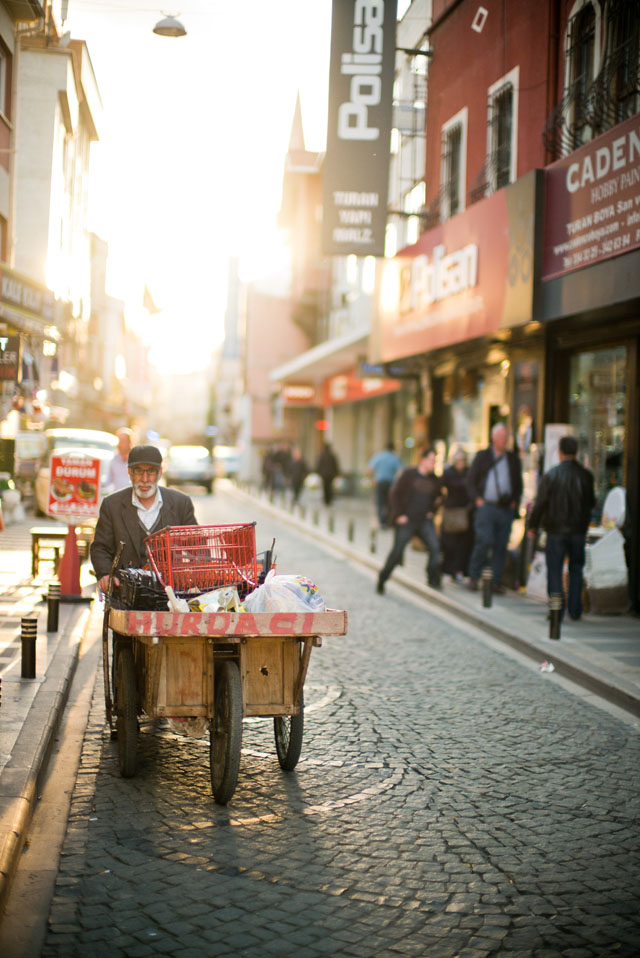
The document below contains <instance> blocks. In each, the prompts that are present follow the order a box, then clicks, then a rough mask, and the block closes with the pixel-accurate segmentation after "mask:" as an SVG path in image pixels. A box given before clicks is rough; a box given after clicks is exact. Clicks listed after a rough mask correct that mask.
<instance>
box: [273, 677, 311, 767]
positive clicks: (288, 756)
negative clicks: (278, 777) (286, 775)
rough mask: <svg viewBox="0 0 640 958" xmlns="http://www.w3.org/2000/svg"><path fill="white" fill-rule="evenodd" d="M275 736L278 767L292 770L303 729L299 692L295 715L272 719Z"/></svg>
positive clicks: (302, 705) (299, 748) (298, 752)
mask: <svg viewBox="0 0 640 958" xmlns="http://www.w3.org/2000/svg"><path fill="white" fill-rule="evenodd" d="M273 731H274V733H275V737H276V752H277V753H278V761H279V762H280V767H281V768H283V769H284V770H285V772H292V771H293V769H294V768H295V767H296V765H297V764H298V759H299V758H300V752H301V751H302V733H303V731H304V699H303V697H302V693H300V711H299V713H298V714H297V715H278V716H276V718H274V720H273Z"/></svg>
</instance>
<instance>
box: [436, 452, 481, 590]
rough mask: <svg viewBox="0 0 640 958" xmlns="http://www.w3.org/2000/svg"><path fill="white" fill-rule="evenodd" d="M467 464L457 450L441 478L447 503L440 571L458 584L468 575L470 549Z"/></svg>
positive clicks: (441, 531) (442, 529) (441, 534)
mask: <svg viewBox="0 0 640 958" xmlns="http://www.w3.org/2000/svg"><path fill="white" fill-rule="evenodd" d="M468 472H469V463H468V460H467V454H466V452H465V451H464V449H463V448H462V447H458V448H457V449H456V450H455V451H454V453H453V455H452V456H451V460H450V465H449V466H448V467H447V468H446V469H445V471H444V474H443V476H442V487H443V489H444V490H445V491H446V499H445V501H444V508H443V511H442V527H441V529H440V542H441V545H442V556H443V563H442V571H443V572H444V573H445V575H450V576H451V578H452V579H455V580H456V581H457V582H462V581H463V579H464V577H465V576H466V575H467V569H468V565H469V557H470V555H471V549H472V547H473V523H472V521H471V519H472V517H471V510H472V508H473V503H472V502H471V500H470V499H469V493H468V492H467V474H468Z"/></svg>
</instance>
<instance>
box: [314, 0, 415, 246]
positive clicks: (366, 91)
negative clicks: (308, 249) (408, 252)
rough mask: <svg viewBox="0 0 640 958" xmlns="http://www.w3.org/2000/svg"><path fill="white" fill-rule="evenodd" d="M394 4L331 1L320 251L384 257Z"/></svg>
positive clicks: (392, 1) (387, 0)
mask: <svg viewBox="0 0 640 958" xmlns="http://www.w3.org/2000/svg"><path fill="white" fill-rule="evenodd" d="M396 11H397V2H396V0H333V14H332V21H331V62H330V70H329V120H328V129H327V151H326V155H325V159H324V164H323V167H322V183H323V249H324V252H325V253H328V254H335V255H343V256H346V255H348V254H350V253H355V254H356V255H359V256H382V255H384V239H385V229H386V222H387V195H388V185H389V148H390V138H391V119H392V104H393V79H394V69H395V54H396V49H395V48H396Z"/></svg>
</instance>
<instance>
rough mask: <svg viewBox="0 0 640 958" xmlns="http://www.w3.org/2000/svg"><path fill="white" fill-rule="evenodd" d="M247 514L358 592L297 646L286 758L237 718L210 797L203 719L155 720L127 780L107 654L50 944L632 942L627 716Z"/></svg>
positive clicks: (327, 580) (53, 949)
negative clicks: (379, 589) (322, 630)
mask: <svg viewBox="0 0 640 958" xmlns="http://www.w3.org/2000/svg"><path fill="white" fill-rule="evenodd" d="M196 508H197V514H198V519H199V521H200V522H217V521H239V520H240V519H245V518H246V507H244V506H243V505H242V504H238V503H236V502H233V501H232V500H230V499H227V498H225V496H224V495H223V494H221V495H218V494H217V495H216V496H214V497H209V498H208V499H207V500H204V499H200V500H198V502H197V503H196ZM234 510H235V513H234ZM255 518H257V519H258V525H257V538H258V549H259V550H260V549H261V548H264V547H265V546H267V545H268V544H269V543H270V541H271V538H272V537H273V536H275V537H276V552H277V557H278V569H277V571H278V573H300V574H304V575H307V576H309V577H310V578H312V579H313V580H314V581H315V582H316V583H317V585H318V588H319V590H320V592H321V593H322V595H323V597H324V598H325V600H326V602H327V604H328V605H329V606H331V607H333V608H344V609H347V610H348V612H349V632H348V635H347V636H344V637H327V638H325V639H324V642H323V646H322V648H320V649H316V650H314V652H313V654H312V656H311V664H310V668H309V674H308V677H307V681H306V683H305V735H304V743H303V751H302V757H301V760H300V763H299V765H298V767H297V769H296V770H295V772H293V773H289V774H288V773H285V772H283V771H282V770H281V769H280V766H279V764H278V761H277V757H276V752H275V746H274V736H273V722H272V721H271V720H267V719H245V722H244V728H243V751H242V761H241V767H240V777H239V781H238V787H237V791H236V793H235V795H234V797H233V799H232V800H231V802H230V804H229V805H228V806H226V807H220V806H217V805H216V804H215V803H214V801H213V799H212V796H211V790H210V783H209V750H208V737H207V738H202V739H196V738H193V737H188V736H185V735H178V734H175V733H174V731H173V730H172V729H171V728H170V727H168V726H167V727H162V728H156V729H155V730H154V729H151V728H150V727H145V728H144V729H143V731H142V734H141V735H140V741H139V763H138V774H137V777H136V778H134V779H129V780H126V779H122V778H121V777H120V775H119V771H118V761H117V743H116V742H112V741H111V740H110V738H109V735H108V732H107V731H106V730H105V718H104V698H103V689H102V677H101V675H100V674H99V675H98V676H97V680H96V685H95V692H94V699H93V707H92V710H91V715H90V721H89V725H88V729H87V734H86V738H85V744H84V748H83V752H82V759H81V767H80V771H79V775H78V780H77V785H76V788H75V791H74V795H73V801H72V806H71V816H70V820H69V826H68V830H67V836H66V840H65V844H64V847H63V854H62V859H61V863H60V871H59V876H58V880H57V884H56V891H55V897H54V899H53V902H52V906H51V911H50V917H49V931H48V934H47V938H46V943H45V946H44V949H43V951H42V955H43V956H46V958H54V956H59V958H71V956H78V958H86V956H87V955H91V956H100V955H104V956H109V958H117V956H127V958H143V956H152V955H162V956H174V955H175V956H180V958H202V956H209V955H210V956H216V958H222V956H228V958H237V956H247V958H263V956H268V955H277V956H284V955H291V956H294V955H295V956H296V958H315V956H321V955H332V956H335V955H338V956H362V958H369V956H387V955H388V956H391V955H395V956H402V955H428V956H443V958H444V956H457V955H459V956H461V958H462V956H465V958H466V956H469V958H470V956H474V958H476V956H477V958H480V956H484V955H487V956H488V955H496V954H510V955H520V956H523V958H525V956H527V958H528V956H536V958H543V956H545V958H547V956H553V955H563V956H571V958H597V956H602V955H604V954H609V953H615V954H616V955H620V956H622V955H624V956H631V955H634V956H635V955H636V954H637V947H638V941H639V940H640V900H639V899H640V894H639V888H638V875H639V874H640V843H639V841H638V810H639V805H640V800H639V797H638V768H640V748H639V742H638V735H637V730H636V729H635V728H634V726H633V724H632V723H631V722H628V723H627V722H624V721H622V720H619V719H617V718H615V717H614V716H613V715H611V714H609V713H608V712H606V711H604V710H601V709H598V708H595V707H593V706H591V705H589V704H588V703H587V702H584V701H583V700H581V699H580V698H579V697H577V696H574V695H572V694H570V693H569V692H567V691H565V690H564V689H563V688H562V687H560V686H559V685H558V684H554V682H553V681H551V680H549V679H548V678H547V677H546V676H544V675H541V674H540V673H539V672H538V671H537V670H536V669H535V668H534V667H533V666H532V667H526V666H525V665H523V664H520V663H519V662H518V661H515V660H514V659H513V658H512V657H508V656H507V655H504V654H501V653H500V652H499V651H495V650H494V649H492V648H490V647H488V646H487V645H485V644H483V643H480V642H478V641H477V640H475V639H474V638H472V637H470V636H469V635H468V634H467V632H466V631H465V626H464V625H461V626H460V628H459V629H458V628H455V627H453V626H452V625H451V624H449V623H448V622H447V621H445V620H444V619H442V618H438V617H436V616H432V615H431V614H430V613H429V612H427V611H425V608H424V606H423V605H421V604H420V603H419V602H415V603H414V602H410V601H409V600H407V601H402V600H400V599H399V598H398V595H397V594H396V593H394V594H389V595H387V596H384V597H380V596H377V595H375V594H374V589H373V580H372V576H371V575H370V574H366V573H365V572H362V571H360V570H359V569H358V568H356V567H355V565H352V564H350V563H348V562H347V561H345V560H344V559H343V558H341V557H340V556H339V554H338V553H337V552H330V551H328V550H327V551H325V550H319V549H318V548H317V546H316V545H315V544H314V543H313V541H312V540H311V539H310V538H305V537H303V536H301V535H299V534H297V533H296V532H294V531H291V530H290V529H288V528H286V527H285V526H283V525H278V523H277V521H276V520H274V519H272V518H268V519H265V518H264V517H261V516H260V515H259V514H258V515H256V516H255Z"/></svg>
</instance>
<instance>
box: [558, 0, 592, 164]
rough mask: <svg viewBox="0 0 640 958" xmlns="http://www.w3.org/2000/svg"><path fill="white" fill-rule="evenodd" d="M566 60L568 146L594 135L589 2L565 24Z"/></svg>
mask: <svg viewBox="0 0 640 958" xmlns="http://www.w3.org/2000/svg"><path fill="white" fill-rule="evenodd" d="M566 42H567V46H566V52H565V63H566V69H567V77H566V81H567V82H566V86H567V88H568V90H569V92H570V96H571V107H570V113H571V115H570V117H569V126H570V127H571V142H570V144H569V147H570V150H575V149H577V148H578V147H579V146H582V144H583V143H587V142H588V141H589V140H591V139H592V138H593V129H592V125H591V118H590V114H589V102H588V94H589V90H590V87H591V84H592V83H593V77H594V73H595V64H594V57H595V47H596V14H595V10H594V8H593V5H592V4H591V3H583V4H582V5H581V8H580V9H579V10H578V12H577V13H575V14H574V15H573V16H572V17H571V19H570V20H569V24H568V26H567V41H566Z"/></svg>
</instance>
